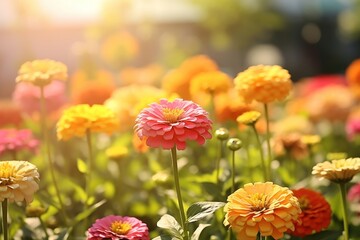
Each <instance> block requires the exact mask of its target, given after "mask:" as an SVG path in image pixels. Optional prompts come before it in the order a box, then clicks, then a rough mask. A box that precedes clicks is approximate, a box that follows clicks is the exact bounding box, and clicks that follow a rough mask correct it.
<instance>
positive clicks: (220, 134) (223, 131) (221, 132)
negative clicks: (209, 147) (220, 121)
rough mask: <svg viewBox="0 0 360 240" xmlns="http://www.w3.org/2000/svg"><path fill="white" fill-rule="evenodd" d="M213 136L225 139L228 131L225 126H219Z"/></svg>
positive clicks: (227, 136)
mask: <svg viewBox="0 0 360 240" xmlns="http://www.w3.org/2000/svg"><path fill="white" fill-rule="evenodd" d="M215 136H216V138H217V139H219V140H227V139H228V138H229V131H228V130H227V129H226V128H219V129H217V130H216V131H215Z"/></svg>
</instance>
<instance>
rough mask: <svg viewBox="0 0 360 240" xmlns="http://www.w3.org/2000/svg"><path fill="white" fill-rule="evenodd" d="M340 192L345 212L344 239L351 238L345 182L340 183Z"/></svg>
mask: <svg viewBox="0 0 360 240" xmlns="http://www.w3.org/2000/svg"><path fill="white" fill-rule="evenodd" d="M339 187H340V192H341V203H342V212H343V219H344V220H343V222H344V232H343V234H344V240H349V220H348V214H347V201H346V188H345V183H339Z"/></svg>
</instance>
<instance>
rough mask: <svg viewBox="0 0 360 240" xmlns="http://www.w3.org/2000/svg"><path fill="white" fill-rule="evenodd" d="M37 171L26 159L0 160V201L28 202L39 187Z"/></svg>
mask: <svg viewBox="0 0 360 240" xmlns="http://www.w3.org/2000/svg"><path fill="white" fill-rule="evenodd" d="M38 182H39V173H38V171H37V168H36V166H35V165H33V164H31V163H29V162H27V161H3V162H0V202H2V201H4V200H5V199H7V200H8V201H9V202H14V201H15V202H22V201H24V200H25V203H26V204H28V203H30V202H31V201H32V200H33V198H34V193H35V192H36V191H37V190H38V189H39V185H38Z"/></svg>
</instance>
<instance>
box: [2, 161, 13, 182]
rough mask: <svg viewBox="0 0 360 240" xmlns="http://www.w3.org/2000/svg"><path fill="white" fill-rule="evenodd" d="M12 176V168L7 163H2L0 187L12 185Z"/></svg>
mask: <svg viewBox="0 0 360 240" xmlns="http://www.w3.org/2000/svg"><path fill="white" fill-rule="evenodd" d="M13 175H14V166H12V165H11V164H9V163H3V164H1V166H0V186H6V185H10V184H12V182H13V180H12V178H13Z"/></svg>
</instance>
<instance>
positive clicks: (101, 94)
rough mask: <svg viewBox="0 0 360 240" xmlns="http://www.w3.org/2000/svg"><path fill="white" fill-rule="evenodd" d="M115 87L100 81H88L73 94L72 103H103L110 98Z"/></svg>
mask: <svg viewBox="0 0 360 240" xmlns="http://www.w3.org/2000/svg"><path fill="white" fill-rule="evenodd" d="M114 90H115V87H114V86H112V85H106V84H105V85H104V84H103V83H100V82H98V83H97V82H90V83H89V84H88V85H86V86H84V87H83V88H82V89H81V90H79V91H78V92H77V93H75V94H74V95H73V102H74V104H89V105H94V104H103V103H104V102H105V101H106V100H107V99H108V98H110V96H111V94H112V92H113V91H114Z"/></svg>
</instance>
